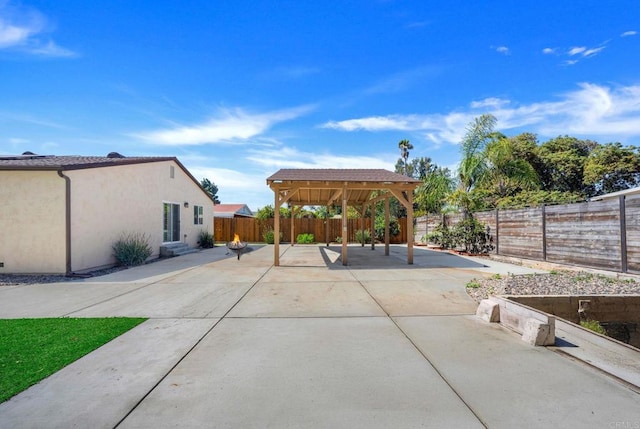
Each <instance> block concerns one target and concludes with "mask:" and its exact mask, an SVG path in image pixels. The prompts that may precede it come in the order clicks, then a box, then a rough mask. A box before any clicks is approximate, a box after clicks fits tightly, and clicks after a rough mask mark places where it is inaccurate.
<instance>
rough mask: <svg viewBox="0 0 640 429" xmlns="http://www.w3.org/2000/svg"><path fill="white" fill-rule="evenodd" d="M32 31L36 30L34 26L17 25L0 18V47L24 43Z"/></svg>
mask: <svg viewBox="0 0 640 429" xmlns="http://www.w3.org/2000/svg"><path fill="white" fill-rule="evenodd" d="M34 32H37V31H36V29H34V28H28V27H19V26H16V25H13V24H11V23H10V22H6V21H5V20H3V19H0V48H7V47H11V46H16V45H22V44H25V43H26V41H27V39H28V38H29V36H31V35H32V34H33V33H34Z"/></svg>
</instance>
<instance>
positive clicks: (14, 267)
mask: <svg viewBox="0 0 640 429" xmlns="http://www.w3.org/2000/svg"><path fill="white" fill-rule="evenodd" d="M0 231H2V232H1V233H0V263H2V264H4V267H0V273H62V274H64V273H65V270H66V247H65V180H64V179H63V178H61V177H60V176H58V174H57V173H56V172H55V171H32V172H26V171H0Z"/></svg>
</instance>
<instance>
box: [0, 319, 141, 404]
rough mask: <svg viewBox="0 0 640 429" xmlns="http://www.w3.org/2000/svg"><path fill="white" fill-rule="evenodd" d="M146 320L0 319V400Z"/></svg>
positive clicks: (20, 390)
mask: <svg viewBox="0 0 640 429" xmlns="http://www.w3.org/2000/svg"><path fill="white" fill-rule="evenodd" d="M145 320H146V319H140V318H136V319H133V318H121V317H120V318H104V319H75V318H59V319H12V320H0V402H3V401H6V400H7V399H9V398H11V397H12V396H14V395H16V394H18V393H20V392H22V391H23V390H25V389H26V388H28V387H29V386H32V385H34V384H36V383H38V382H39V381H40V380H43V379H44V378H46V377H48V376H50V375H51V374H53V373H54V372H56V371H58V370H60V369H61V368H63V367H65V366H67V365H69V364H70V363H72V362H74V361H76V360H77V359H79V358H81V357H82V356H84V355H86V354H88V353H90V352H92V351H93V350H95V349H97V348H98V347H100V346H102V345H103V344H106V343H108V342H109V341H111V340H112V339H114V338H116V337H118V336H120V335H122V334H123V333H125V332H126V331H128V330H129V329H131V328H133V327H135V326H137V325H139V324H140V323H142V322H144V321H145Z"/></svg>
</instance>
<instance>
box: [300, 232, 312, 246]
mask: <svg viewBox="0 0 640 429" xmlns="http://www.w3.org/2000/svg"><path fill="white" fill-rule="evenodd" d="M314 241H315V239H314V237H313V234H298V237H296V242H297V243H298V244H311V243H313V242H314Z"/></svg>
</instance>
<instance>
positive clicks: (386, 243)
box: [384, 198, 389, 256]
mask: <svg viewBox="0 0 640 429" xmlns="http://www.w3.org/2000/svg"><path fill="white" fill-rule="evenodd" d="M384 254H385V256H389V198H385V200H384Z"/></svg>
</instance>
